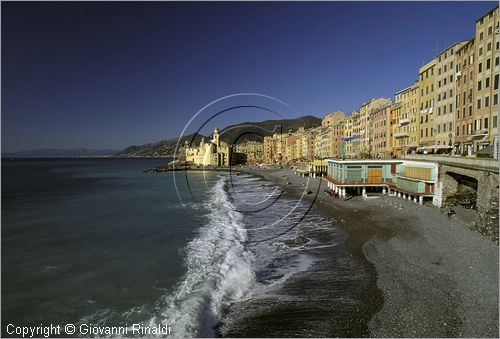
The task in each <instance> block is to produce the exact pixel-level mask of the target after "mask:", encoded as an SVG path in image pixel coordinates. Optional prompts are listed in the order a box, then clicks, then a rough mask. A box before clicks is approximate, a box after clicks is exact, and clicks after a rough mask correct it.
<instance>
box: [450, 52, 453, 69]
mask: <svg viewBox="0 0 500 339" xmlns="http://www.w3.org/2000/svg"><path fill="white" fill-rule="evenodd" d="M451 53H453V50H451ZM450 69H453V61H452V62H450Z"/></svg>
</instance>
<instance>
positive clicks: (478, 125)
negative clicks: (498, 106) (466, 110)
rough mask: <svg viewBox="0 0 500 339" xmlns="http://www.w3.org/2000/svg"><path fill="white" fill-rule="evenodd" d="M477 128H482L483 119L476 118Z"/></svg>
mask: <svg viewBox="0 0 500 339" xmlns="http://www.w3.org/2000/svg"><path fill="white" fill-rule="evenodd" d="M475 129H476V131H477V130H480V129H481V119H476V125H475Z"/></svg>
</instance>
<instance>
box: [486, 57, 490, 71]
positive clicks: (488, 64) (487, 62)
mask: <svg viewBox="0 0 500 339" xmlns="http://www.w3.org/2000/svg"><path fill="white" fill-rule="evenodd" d="M490 68H491V59H488V60H486V69H490Z"/></svg>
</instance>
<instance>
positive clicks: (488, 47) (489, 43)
mask: <svg viewBox="0 0 500 339" xmlns="http://www.w3.org/2000/svg"><path fill="white" fill-rule="evenodd" d="M486 50H487V51H488V52H489V51H491V42H488V45H486Z"/></svg>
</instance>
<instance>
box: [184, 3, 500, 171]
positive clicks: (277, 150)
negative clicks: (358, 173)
mask: <svg viewBox="0 0 500 339" xmlns="http://www.w3.org/2000/svg"><path fill="white" fill-rule="evenodd" d="M498 13H499V11H498V6H497V7H495V8H494V9H492V10H491V11H489V12H488V13H486V14H485V15H483V16H482V17H480V18H479V19H478V20H477V21H476V23H475V34H474V36H473V37H472V38H470V39H467V40H463V41H459V42H456V43H453V44H451V45H450V46H448V47H447V48H445V49H444V50H442V51H441V52H440V53H438V54H437V55H436V56H435V58H434V59H432V60H431V61H429V62H428V63H427V64H425V65H423V66H422V67H421V68H419V69H418V73H417V72H416V75H417V74H418V78H417V79H416V80H415V81H414V82H413V83H411V84H410V85H409V86H408V87H406V88H404V89H402V90H400V91H398V92H396V93H395V98H394V100H392V99H389V98H374V99H370V100H368V101H367V102H365V103H363V104H362V105H361V106H360V107H359V110H357V111H355V112H351V113H350V114H345V113H344V112H341V111H336V112H333V113H330V114H328V115H326V116H325V117H324V118H323V121H322V124H321V126H319V127H316V128H310V129H305V128H299V129H298V130H297V131H288V132H287V133H284V134H283V133H276V134H274V135H273V136H268V137H264V140H263V143H258V142H246V143H243V144H239V145H236V148H237V149H236V151H237V152H240V153H244V154H246V157H247V161H248V162H249V163H262V162H263V163H266V164H276V163H278V164H286V163H296V162H301V161H304V162H310V163H312V166H314V167H315V168H314V169H313V170H310V169H309V170H308V171H309V172H314V173H315V172H323V173H324V171H318V170H317V168H323V169H324V168H326V162H325V161H321V159H327V158H338V159H356V158H363V159H364V158H377V159H387V158H400V157H401V156H402V155H403V154H405V153H411V152H415V151H422V152H425V153H438V152H447V153H453V154H457V155H459V154H461V155H469V156H471V155H474V154H475V153H477V152H478V151H481V150H482V149H484V148H487V147H488V146H490V148H495V151H494V152H493V153H494V154H497V153H498V111H499V110H498V108H499V104H498V94H499V90H498V82H499V67H500V66H499V40H498V37H499V22H498ZM230 148H231V147H230V146H229V145H226V144H224V143H223V142H221V141H219V135H218V131H217V133H214V137H213V140H212V141H211V142H208V143H203V142H202V143H200V145H199V147H198V146H192V147H186V159H187V160H188V161H192V162H194V163H197V164H204V165H207V164H208V165H214V166H227V165H228V164H229V159H230ZM207 154H208V155H207Z"/></svg>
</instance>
